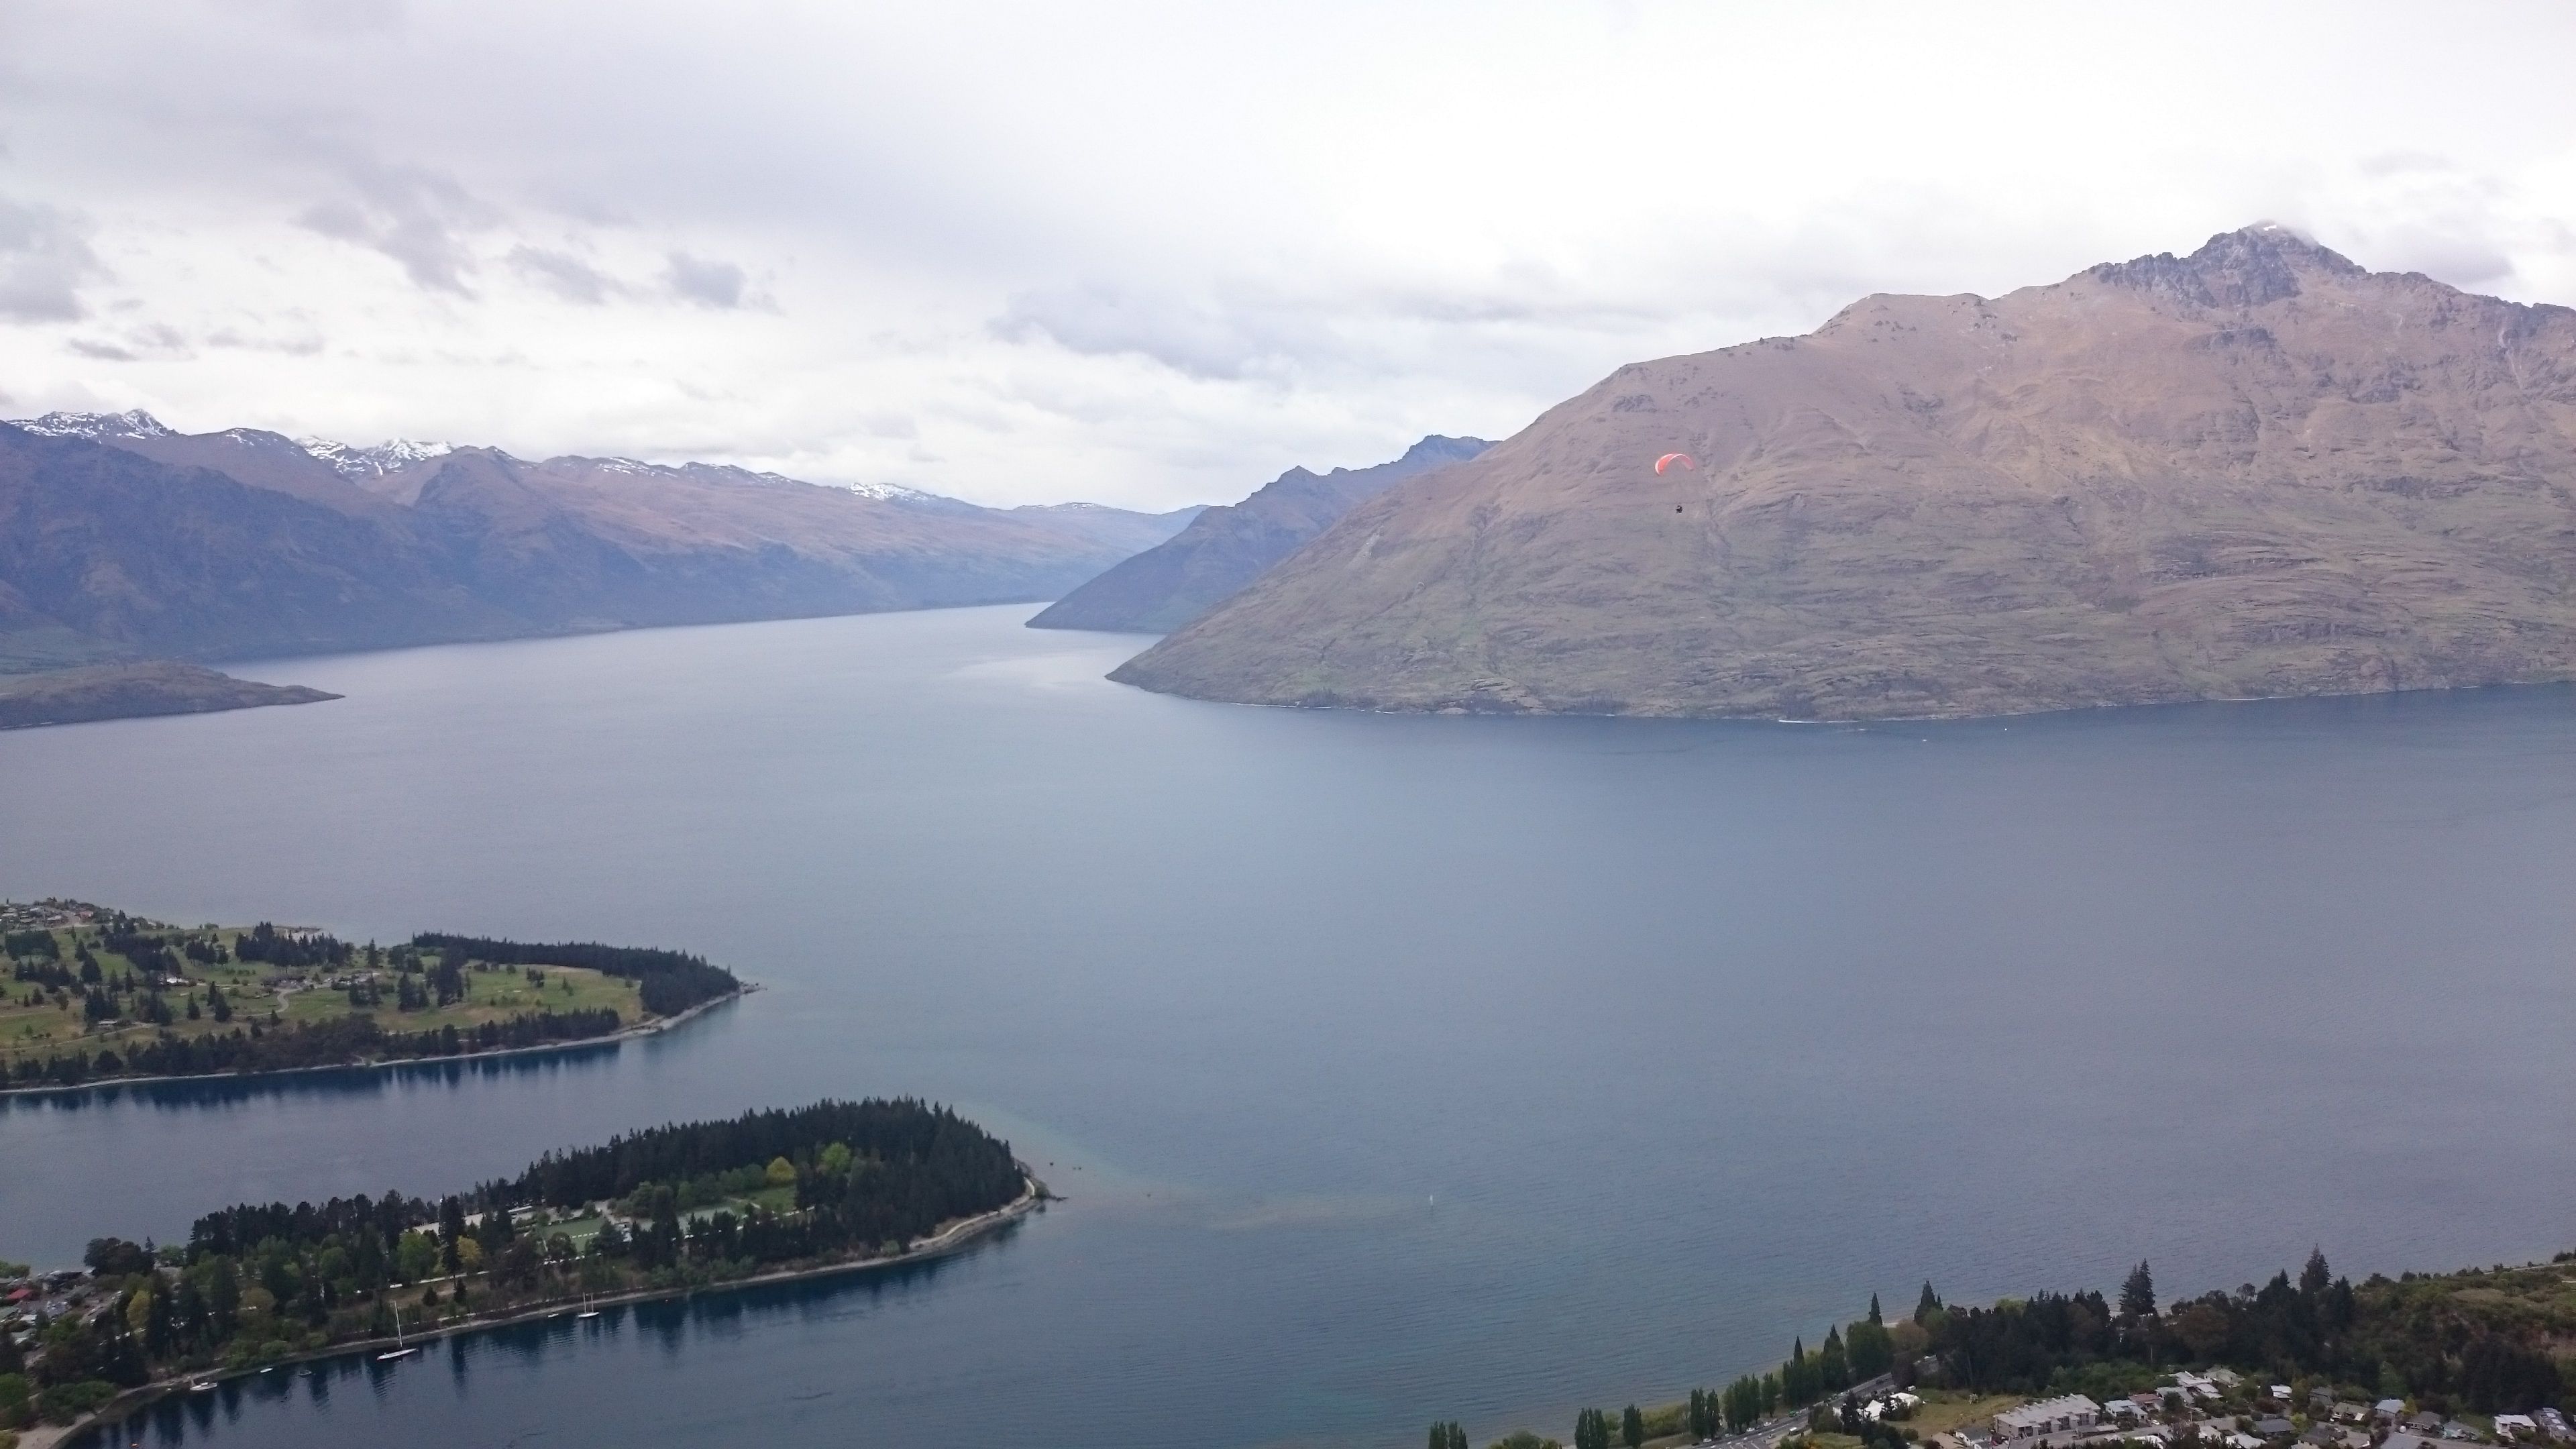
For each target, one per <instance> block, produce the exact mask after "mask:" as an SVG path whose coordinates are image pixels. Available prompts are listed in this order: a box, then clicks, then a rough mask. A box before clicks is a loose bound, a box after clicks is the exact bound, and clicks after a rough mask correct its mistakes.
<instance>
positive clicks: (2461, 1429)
mask: <svg viewBox="0 0 2576 1449" xmlns="http://www.w3.org/2000/svg"><path fill="white" fill-rule="evenodd" d="M2442 1437H2443V1438H2445V1439H2451V1440H2455V1441H2457V1442H2460V1443H2464V1444H2475V1443H2477V1442H2479V1441H2481V1440H2483V1439H2485V1438H2486V1435H2484V1434H2481V1433H2479V1432H2478V1431H2477V1430H2476V1429H2474V1428H2472V1427H2471V1426H2469V1425H2467V1424H2465V1423H2462V1422H2461V1421H2459V1420H2457V1419H2452V1420H2449V1421H2448V1422H2446V1423H2444V1424H2443V1425H2442Z"/></svg>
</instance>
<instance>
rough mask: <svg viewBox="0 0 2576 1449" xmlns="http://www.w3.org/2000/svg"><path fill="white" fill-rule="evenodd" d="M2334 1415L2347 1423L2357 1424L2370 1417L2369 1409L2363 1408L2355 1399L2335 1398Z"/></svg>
mask: <svg viewBox="0 0 2576 1449" xmlns="http://www.w3.org/2000/svg"><path fill="white" fill-rule="evenodd" d="M2334 1416H2335V1417H2336V1418H2338V1419H2341V1420H2343V1421H2344V1422H2345V1423H2347V1424H2358V1423H2360V1422H2361V1421H2362V1420H2364V1419H2367V1418H2369V1417H2370V1411H2369V1410H2368V1409H2365V1408H2363V1407H2362V1406H2361V1404H2360V1403H2359V1402H2358V1401H2357V1400H2353V1399H2337V1400H2335V1406H2334Z"/></svg>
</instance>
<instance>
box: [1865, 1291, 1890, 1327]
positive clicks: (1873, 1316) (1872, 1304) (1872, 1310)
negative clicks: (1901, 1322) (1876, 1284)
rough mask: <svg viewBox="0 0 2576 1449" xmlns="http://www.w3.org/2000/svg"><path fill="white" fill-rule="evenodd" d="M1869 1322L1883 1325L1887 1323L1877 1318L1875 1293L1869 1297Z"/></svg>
mask: <svg viewBox="0 0 2576 1449" xmlns="http://www.w3.org/2000/svg"><path fill="white" fill-rule="evenodd" d="M1869 1321H1870V1322H1872V1323H1885V1322H1886V1321H1887V1320H1886V1319H1884V1318H1881V1317H1879V1316H1878V1295H1877V1294H1875V1293H1872V1294H1871V1295H1869Z"/></svg>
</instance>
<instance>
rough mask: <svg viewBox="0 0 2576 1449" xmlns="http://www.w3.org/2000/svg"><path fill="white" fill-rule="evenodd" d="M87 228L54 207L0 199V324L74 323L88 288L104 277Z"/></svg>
mask: <svg viewBox="0 0 2576 1449" xmlns="http://www.w3.org/2000/svg"><path fill="white" fill-rule="evenodd" d="M83 233H84V228H82V227H81V226H80V225H79V224H78V223H76V222H75V221H74V220H73V219H72V218H70V217H69V216H66V215H64V214H63V213H62V212H60V211H57V210H55V209H54V208H52V207H50V206H42V205H37V206H29V205H25V204H22V203H19V202H14V201H11V200H10V199H9V198H7V197H5V196H0V320H8V321H16V322H72V321H77V320H79V319H80V318H81V317H83V316H85V315H87V309H86V308H84V307H83V306H82V305H81V298H80V289H81V286H82V284H83V283H85V282H87V281H89V280H90V279H91V278H93V277H95V276H97V275H98V274H99V270H100V269H99V265H98V258H97V256H96V255H94V254H93V253H92V252H91V251H90V246H89V240H88V238H87V236H85V235H84V234H83Z"/></svg>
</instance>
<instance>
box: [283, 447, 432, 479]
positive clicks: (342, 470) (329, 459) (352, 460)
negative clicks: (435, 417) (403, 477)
mask: <svg viewBox="0 0 2576 1449" xmlns="http://www.w3.org/2000/svg"><path fill="white" fill-rule="evenodd" d="M295 442H296V446H298V447H300V448H302V449H303V450H304V451H306V452H308V453H311V454H312V455H313V456H314V457H316V458H319V459H321V460H322V461H323V462H325V463H328V464H330V465H331V466H332V468H333V469H334V470H336V471H337V472H338V473H339V474H340V475H341V476H342V477H345V478H374V477H379V476H381V475H383V474H386V473H391V472H393V471H395V470H396V469H399V468H407V467H409V466H411V465H412V464H414V463H417V462H420V461H422V460H423V459H427V458H441V457H445V456H446V455H447V454H449V453H453V452H455V451H456V445H455V444H454V443H415V442H413V441H412V440H411V439H409V438H394V439H392V440H390V441H387V442H382V443H378V444H376V445H375V446H374V447H371V448H368V447H360V446H358V445H357V444H355V443H342V442H337V441H334V440H333V439H330V438H298V439H296V440H295Z"/></svg>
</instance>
